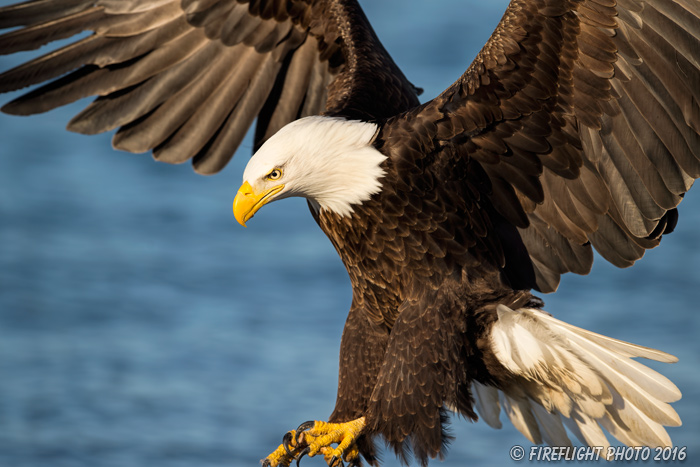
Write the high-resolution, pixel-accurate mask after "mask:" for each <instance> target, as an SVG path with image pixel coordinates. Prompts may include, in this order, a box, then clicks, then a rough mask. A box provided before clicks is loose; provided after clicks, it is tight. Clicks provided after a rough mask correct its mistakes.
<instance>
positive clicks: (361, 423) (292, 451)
mask: <svg viewBox="0 0 700 467" xmlns="http://www.w3.org/2000/svg"><path fill="white" fill-rule="evenodd" d="M364 427H365V418H364V417H360V418H358V419H355V420H351V421H349V422H345V423H329V422H322V421H313V422H306V423H302V424H301V425H300V426H299V428H298V429H297V430H292V431H290V432H288V433H287V434H286V435H285V436H284V440H283V443H282V444H281V445H280V446H279V447H278V448H277V449H275V451H274V452H272V453H271V454H270V455H269V456H267V458H265V459H264V460H263V467H277V466H284V467H287V466H289V465H290V464H291V462H292V460H296V461H297V463H298V462H299V460H301V458H302V457H304V456H305V455H308V456H309V457H313V456H316V455H317V454H323V457H324V458H325V460H326V463H327V464H328V465H329V466H330V467H339V466H342V465H343V461H345V462H349V463H350V465H359V459H360V451H359V449H358V448H357V445H356V444H355V442H356V440H357V438H358V436H360V434H361V433H362V430H363V428H364ZM333 444H337V445H338V446H337V447H336V448H333V447H332V445H333Z"/></svg>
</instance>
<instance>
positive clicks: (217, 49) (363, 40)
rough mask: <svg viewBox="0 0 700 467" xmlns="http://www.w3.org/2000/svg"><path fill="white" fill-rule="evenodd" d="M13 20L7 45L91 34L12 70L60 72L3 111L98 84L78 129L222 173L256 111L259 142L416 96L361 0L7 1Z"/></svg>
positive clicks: (24, 74) (408, 102)
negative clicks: (294, 127)
mask: <svg viewBox="0 0 700 467" xmlns="http://www.w3.org/2000/svg"><path fill="white" fill-rule="evenodd" d="M8 28H14V29H12V30H10V31H9V32H7V33H5V34H4V35H2V36H0V54H11V53H14V52H18V51H23V50H33V49H37V48H39V47H40V46H42V45H44V44H47V43H49V42H52V41H56V40H59V39H66V38H70V37H72V36H74V35H76V34H79V33H81V32H84V31H92V34H90V35H87V36H86V37H83V38H80V39H78V40H76V41H75V42H73V43H71V44H69V45H67V46H64V47H62V48H60V49H58V50H55V51H52V52H49V53H47V54H46V55H43V56H41V57H39V58H37V59H35V60H32V61H30V62H28V63H26V64H24V65H21V66H19V67H17V68H14V69H12V70H9V71H7V72H5V73H3V74H2V75H0V92H8V91H14V90H17V89H21V88H24V87H26V86H30V85H34V84H39V83H42V82H45V81H50V80H54V79H55V80H54V81H51V82H49V83H48V84H46V85H44V86H42V87H40V88H38V89H36V90H33V91H32V92H30V93H28V94H25V95H24V96H22V97H20V98H18V99H16V100H14V101H12V102H10V103H9V104H7V105H5V106H4V107H3V109H2V110H3V111H4V112H7V113H11V114H16V115H29V114H34V113H39V112H45V111H48V110H51V109H53V108H55V107H58V106H61V105H65V104H68V103H70V102H74V101H76V100H78V99H81V98H83V97H87V96H92V95H96V96H99V97H98V98H97V100H95V101H94V102H93V103H92V104H91V105H90V106H88V107H87V108H86V109H85V110H84V111H83V112H81V113H80V114H79V115H77V116H76V117H75V118H74V119H73V120H72V121H71V122H70V124H69V126H68V128H69V129H70V130H73V131H77V132H80V133H87V134H94V133H100V132H104V131H109V130H112V129H114V128H117V127H120V129H119V131H118V132H117V134H116V135H115V137H114V146H115V147H117V148H119V149H123V150H126V151H130V152H146V151H149V150H153V154H154V156H155V158H156V159H159V160H162V161H165V162H171V163H179V162H184V161H187V160H189V159H193V165H194V168H195V170H196V171H197V172H200V173H207V174H208V173H214V172H218V171H219V170H221V169H222V168H223V167H224V166H225V165H226V163H227V162H228V161H229V160H230V158H231V157H232V155H233V153H234V152H235V150H236V148H237V147H238V145H239V144H240V142H241V140H242V139H243V137H244V136H245V134H246V132H247V130H248V128H249V127H250V125H251V124H252V123H253V121H254V120H255V119H256V118H258V121H257V126H256V133H255V144H256V146H259V145H260V144H262V142H263V141H265V139H267V138H268V137H269V136H271V135H272V134H274V133H275V132H276V131H277V130H278V129H279V128H281V127H282V126H283V125H285V124H286V123H289V122H290V121H292V120H295V119H297V118H300V117H302V116H306V115H313V114H317V113H320V112H326V113H329V114H334V115H346V116H349V117H352V118H384V117H388V116H391V115H394V114H396V113H398V112H401V111H404V110H406V109H408V108H410V107H412V106H414V105H416V104H417V102H418V101H417V97H416V89H415V88H414V87H413V86H412V85H411V84H410V83H409V82H408V81H407V80H406V79H405V77H404V76H403V74H402V73H401V72H400V71H399V70H398V68H397V67H396V65H395V64H394V62H393V61H392V60H391V58H390V57H389V55H388V54H387V53H386V51H385V50H384V48H383V47H382V45H381V44H380V43H379V40H378V39H377V37H376V35H375V34H374V32H373V31H372V29H371V27H370V26H369V23H368V22H367V19H366V18H365V16H364V14H363V13H362V11H361V9H360V7H359V6H358V5H357V2H356V1H355V0H328V1H323V0H321V1H303V0H296V1H294V0H259V1H250V2H248V1H243V0H239V1H236V0H141V1H137V0H33V1H29V2H25V3H22V4H17V5H11V6H8V7H4V8H0V29H8ZM360 52H361V53H360ZM370 66H371V67H372V71H373V72H372V80H371V81H370V80H369V78H368V77H369V73H367V72H366V71H367V70H368V69H369V67H370ZM56 78H57V79H56ZM377 81H378V82H377ZM387 91H388V92H387ZM380 93H381V94H380Z"/></svg>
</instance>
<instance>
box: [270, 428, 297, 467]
mask: <svg viewBox="0 0 700 467" xmlns="http://www.w3.org/2000/svg"><path fill="white" fill-rule="evenodd" d="M291 441H292V432H291V431H288V432H287V434H285V435H284V438H282V446H284V450H285V451H287V454H289V455H290V456H293V455H294V454H292V450H294V448H292V449H290V448H289V443H290V442H291ZM295 441H296V440H295ZM263 467H264V466H263Z"/></svg>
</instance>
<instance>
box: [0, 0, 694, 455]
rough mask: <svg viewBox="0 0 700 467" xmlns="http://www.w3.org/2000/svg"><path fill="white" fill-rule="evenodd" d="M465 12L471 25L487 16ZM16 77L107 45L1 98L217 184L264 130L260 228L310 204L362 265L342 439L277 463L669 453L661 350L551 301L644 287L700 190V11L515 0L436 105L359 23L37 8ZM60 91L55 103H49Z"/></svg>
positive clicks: (18, 83)
mask: <svg viewBox="0 0 700 467" xmlns="http://www.w3.org/2000/svg"><path fill="white" fill-rule="evenodd" d="M464 8H465V9H466V8H467V6H466V5H465V7H464ZM0 27H2V28H14V29H11V30H10V31H9V32H7V33H5V34H4V35H3V36H0V53H5V54H7V53H14V52H17V51H20V50H31V49H35V48H38V47H40V46H42V45H44V44H46V43H48V42H51V41H54V40H58V39H64V38H67V37H71V36H73V35H75V34H77V33H80V32H82V31H86V30H87V31H93V33H92V34H90V35H88V36H87V37H84V38H83V39H80V40H78V41H76V42H74V43H72V44H70V45H67V46H64V47H63V48H61V49H59V50H56V51H53V52H50V53H48V54H46V55H44V56H42V57H40V58H37V59H35V60H32V61H31V62H29V63H27V64H25V65H22V66H19V67H17V68H15V69H13V70H9V71H7V72H5V73H3V74H2V75H0V92H7V91H12V90H17V89H20V88H23V87H25V86H29V85H33V84H39V83H42V82H45V81H49V83H48V84H45V85H43V86H41V87H39V88H36V89H34V90H32V91H31V92H29V93H28V94H25V95H24V96H22V97H20V98H18V99H16V100H14V101H12V102H10V103H8V104H6V105H5V107H3V110H4V111H5V112H8V113H13V114H19V115H26V114H33V113H37V112H43V111H47V110H50V109H52V108H55V107H57V106H61V105H64V104H67V103H69V102H73V101H75V100H77V99H80V98H82V97H85V96H89V95H97V96H99V97H98V98H97V99H96V100H95V101H94V102H93V103H92V104H91V105H90V106H88V107H87V108H86V109H85V110H84V111H83V112H81V113H80V114H79V115H78V116H76V117H75V118H74V119H73V120H72V121H71V123H70V125H69V128H70V129H72V130H75V131H79V132H83V133H98V132H103V131H107V130H111V129H114V128H119V131H118V132H117V133H116V135H115V138H114V144H115V146H116V147H117V148H120V149H125V150H129V151H135V152H143V151H147V150H153V154H154V156H155V157H156V158H157V159H159V160H163V161H166V162H183V161H186V160H188V159H192V162H193V165H194V167H195V170H197V171H198V172H201V173H214V172H217V171H219V170H220V169H221V168H222V167H223V166H224V165H225V164H226V163H227V162H228V160H229V159H230V158H231V156H232V155H233V153H234V152H235V149H236V148H237V146H238V145H239V143H240V141H241V139H242V138H243V136H244V134H245V133H246V131H247V130H248V128H249V127H250V126H251V124H252V122H253V121H255V120H256V119H257V123H256V131H255V142H256V143H255V144H256V148H258V150H257V152H256V154H254V156H253V157H252V159H251V160H250V162H249V164H248V166H247V167H246V169H245V172H244V175H243V179H244V180H243V185H242V186H241V188H240V189H239V191H238V194H237V195H236V198H235V200H234V205H233V209H234V214H235V216H236V219H238V220H239V222H241V224H245V223H246V222H248V221H249V220H250V219H251V218H252V216H253V215H254V214H255V213H256V212H257V211H258V210H259V209H260V208H261V207H262V206H264V205H265V204H267V203H269V202H271V201H275V200H279V199H282V198H285V197H289V196H301V197H304V198H306V199H307V200H308V202H309V206H310V209H311V212H312V214H313V216H314V218H315V219H316V221H317V222H318V224H319V226H320V227H321V229H322V230H323V231H324V232H325V233H326V235H327V236H328V237H329V239H330V240H331V242H332V243H333V245H334V246H335V248H336V249H337V251H338V253H339V255H340V257H341V259H342V260H343V263H344V264H345V266H346V268H347V271H348V274H349V276H350V279H351V282H352V286H353V301H352V306H351V309H350V312H349V315H348V319H347V322H346V325H345V329H344V332H343V337H342V340H341V349H340V375H339V384H338V398H337V401H336V407H335V410H334V411H333V413H332V414H331V415H330V417H329V421H328V422H323V421H316V422H307V423H304V424H302V425H301V426H300V427H299V428H298V429H296V430H292V431H290V432H289V433H287V434H286V435H285V437H284V439H283V443H282V445H280V446H279V447H278V448H277V449H276V450H275V451H274V452H272V453H271V454H270V455H269V456H268V457H267V458H266V459H265V460H264V464H266V465H269V466H277V465H289V464H290V463H291V462H292V461H294V460H297V461H298V460H299V459H300V458H301V457H303V456H304V455H309V456H314V455H319V454H320V455H323V456H324V457H325V459H326V461H327V462H328V464H329V465H331V466H337V465H340V464H341V463H342V462H348V463H350V464H351V465H359V464H360V462H361V459H362V458H364V459H365V460H366V461H367V462H369V463H370V464H373V465H375V464H377V463H378V461H377V458H376V449H375V447H374V443H373V440H374V439H375V437H377V436H381V437H383V438H384V439H385V440H386V441H387V442H388V443H389V444H390V445H391V446H392V447H393V448H394V449H395V451H396V453H397V455H398V456H399V457H400V458H401V459H402V460H407V459H408V454H409V452H410V451H412V453H413V455H414V456H415V457H416V459H417V460H418V461H419V462H420V463H421V464H426V463H427V462H428V459H429V458H431V457H436V456H442V455H444V450H445V447H446V444H447V442H448V437H447V435H446V433H445V424H446V422H447V417H448V412H449V411H454V412H458V413H460V414H462V415H464V416H466V417H467V418H472V419H477V412H478V413H479V414H480V415H481V417H482V418H483V419H484V420H485V421H486V422H487V423H488V424H489V425H492V426H495V427H498V426H500V420H499V413H500V411H501V409H503V410H504V411H505V413H506V414H507V416H508V418H509V419H510V420H511V421H512V423H513V424H514V425H515V426H516V428H518V430H520V431H521V432H522V433H523V434H524V435H525V436H526V437H527V438H528V439H529V440H530V441H532V442H533V443H541V442H547V443H549V444H553V445H566V444H570V440H569V438H568V435H567V431H566V429H565V427H567V428H568V430H569V431H570V432H571V433H573V434H574V435H575V436H576V437H577V438H578V439H579V440H580V441H581V442H583V443H586V444H589V445H591V446H606V445H608V439H607V437H606V435H605V434H604V432H603V429H604V430H606V431H607V432H608V433H609V434H611V435H612V436H614V437H615V438H617V439H618V440H619V441H621V442H623V443H625V444H628V445H632V446H639V445H649V446H668V445H671V440H670V438H669V436H668V434H667V433H666V430H665V428H664V426H677V425H680V423H681V421H680V418H679V417H678V415H677V414H676V412H675V410H674V409H673V408H672V407H671V406H670V405H669V403H671V402H674V401H676V400H678V399H679V398H680V396H681V394H680V391H678V389H677V388H676V386H675V385H674V384H673V383H671V382H670V381H669V380H668V379H666V378H665V377H663V376H662V375H660V374H658V373H657V372H655V371H653V370H651V369H649V368H647V367H646V366H644V365H642V364H640V363H638V362H637V361H635V360H633V358H635V357H643V358H648V359H653V360H658V361H662V362H673V361H675V357H673V356H671V355H669V354H666V353H664V352H661V351H658V350H654V349H649V348H646V347H641V346H638V345H634V344H630V343H626V342H622V341H619V340H615V339H612V338H609V337H605V336H602V335H599V334H596V333H593V332H590V331H586V330H583V329H580V328H577V327H575V326H571V325H569V324H566V323H564V322H562V321H560V320H558V319H556V318H554V317H552V316H551V315H549V314H548V313H546V312H544V311H543V310H542V306H543V302H542V301H541V300H540V299H539V298H537V297H535V296H534V295H532V293H531V291H532V290H535V291H539V292H552V291H554V290H555V289H556V288H557V286H558V283H559V279H560V276H561V274H564V273H566V272H575V273H577V274H587V273H588V272H589V271H590V268H591V265H592V261H593V253H592V250H593V248H595V249H596V250H597V251H598V252H599V253H600V254H601V255H602V256H603V257H604V258H605V259H607V260H608V261H610V262H611V263H613V264H615V265H616V266H619V267H626V266H630V265H632V264H633V263H634V262H635V261H636V260H637V259H639V258H641V257H642V255H643V254H644V252H645V251H646V250H647V249H649V248H653V247H655V246H657V245H658V244H659V241H660V239H661V237H662V235H664V234H666V233H669V232H671V231H672V230H673V227H674V226H675V223H676V221H677V211H676V207H677V206H678V204H679V203H680V201H681V200H682V197H683V194H684V193H685V192H686V191H687V190H688V189H690V187H691V185H692V183H693V181H694V180H695V179H696V178H698V177H699V176H700V104H699V102H700V2H697V1H696V0H647V1H642V0H617V1H615V0H568V1H567V0H513V1H511V3H510V5H509V6H508V9H507V11H506V12H505V14H504V16H503V19H502V20H501V22H500V24H499V25H498V27H497V28H496V30H495V31H494V33H493V35H492V36H491V38H490V39H489V41H488V42H487V43H486V45H485V46H484V48H483V49H482V50H481V52H480V53H479V54H478V56H477V57H476V59H475V60H474V62H473V63H472V65H471V66H470V67H469V68H468V69H467V71H466V72H465V73H464V74H463V75H462V76H461V77H460V78H459V79H458V80H457V81H456V82H455V83H454V84H453V85H452V86H450V87H449V88H448V89H446V90H445V91H444V92H443V93H442V94H440V95H439V96H437V97H435V98H434V99H432V100H430V101H428V102H426V103H424V104H422V105H421V104H420V103H419V101H418V97H417V96H418V92H419V90H418V89H417V88H416V87H414V86H413V85H412V84H411V83H410V82H409V81H408V80H407V79H406V78H405V77H404V75H403V74H402V73H401V71H400V70H399V69H398V67H397V66H396V65H395V64H394V62H393V61H392V59H391V58H390V56H389V55H388V53H387V52H386V51H385V49H384V48H383V47H382V45H381V43H380V42H379V40H378V39H377V37H376V35H375V33H374V32H373V30H372V28H371V26H370V25H369V22H368V21H367V19H366V17H365V16H364V14H363V12H362V10H361V9H360V7H359V6H358V4H357V3H356V1H352V0H321V1H282V0H267V1H266V0H261V1H251V2H245V1H233V0H200V1H196V0H190V1H188V0H141V1H138V0H131V1H124V0H122V1H114V0H62V1H56V0H36V1H30V2H26V3H23V4H18V5H12V6H9V7H4V8H2V9H0ZM50 80H53V81H50Z"/></svg>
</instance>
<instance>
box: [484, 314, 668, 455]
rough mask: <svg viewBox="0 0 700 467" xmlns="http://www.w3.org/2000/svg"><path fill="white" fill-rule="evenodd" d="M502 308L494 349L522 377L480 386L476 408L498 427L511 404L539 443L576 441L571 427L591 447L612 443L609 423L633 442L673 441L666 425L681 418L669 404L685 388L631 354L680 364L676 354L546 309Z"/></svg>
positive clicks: (511, 412) (511, 413)
mask: <svg viewBox="0 0 700 467" xmlns="http://www.w3.org/2000/svg"><path fill="white" fill-rule="evenodd" d="M497 313H498V321H496V322H495V323H494V324H493V327H492V328H491V335H490V341H489V343H490V346H491V349H490V350H491V351H493V353H494V354H495V356H496V358H497V359H498V361H499V362H500V363H501V365H503V366H504V367H505V368H506V369H507V370H508V371H510V372H511V373H512V377H513V378H514V379H513V381H515V382H514V383H510V384H509V385H508V384H506V385H503V386H502V387H501V389H500V391H499V390H497V389H495V388H492V387H490V386H485V385H483V384H481V383H477V382H475V383H474V384H473V388H474V391H473V392H474V396H475V399H476V404H475V405H476V408H477V410H478V412H479V414H480V415H481V416H482V418H484V420H485V421H486V422H487V423H488V424H489V425H490V426H494V427H498V428H500V420H498V414H499V412H500V408H501V407H503V409H504V411H505V412H506V414H507V415H508V417H509V418H510V420H511V422H512V423H513V425H514V426H515V427H516V428H517V429H518V430H519V431H520V432H521V433H523V435H525V436H526V437H527V438H528V439H529V440H530V441H532V442H533V443H541V442H542V441H545V442H547V443H548V444H553V445H557V446H564V445H569V444H570V441H569V438H568V436H567V435H566V430H565V429H564V426H565V425H566V426H567V427H568V428H569V430H570V431H571V432H572V433H573V434H574V435H575V436H576V437H577V438H579V440H580V441H581V442H584V443H586V444H589V445H591V446H602V447H607V446H609V443H608V440H607V438H606V436H605V434H604V433H603V431H602V429H601V427H602V428H605V429H606V430H607V431H608V432H609V433H610V434H611V435H613V436H614V437H615V438H617V439H618V440H619V441H620V442H622V443H625V444H627V445H647V446H670V445H671V439H670V437H669V436H668V433H667V432H666V430H665V428H664V425H665V426H678V425H680V424H681V421H680V417H679V416H678V414H677V413H676V411H675V410H674V409H673V408H672V407H671V406H670V405H669V404H668V402H674V401H676V400H678V399H680V397H681V392H680V391H679V390H678V388H677V387H676V386H675V385H674V384H673V383H672V382H671V381H670V380H669V379H668V378H666V377H664V376H662V375H661V374H659V373H657V372H656V371H654V370H652V369H650V368H648V367H646V366H644V365H642V364H641V363H639V362H637V361H634V360H631V358H635V357H643V358H648V359H652V360H657V361H661V362H668V363H672V362H676V361H678V359H677V358H676V357H674V356H673V355H670V354H667V353H665V352H661V351H659V350H655V349H650V348H648V347H643V346H639V345H635V344H631V343H628V342H624V341H620V340H617V339H613V338H611V337H606V336H603V335H600V334H596V333H594V332H591V331H587V330H585V329H581V328H578V327H576V326H572V325H570V324H567V323H564V322H562V321H559V320H558V319H555V318H553V317H552V316H550V315H549V314H547V313H544V312H542V311H540V310H535V309H520V310H517V311H513V310H511V309H510V308H508V307H506V306H504V305H499V306H498V307H497ZM496 392H498V393H500V403H499V398H497V397H496V395H495V394H496Z"/></svg>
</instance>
